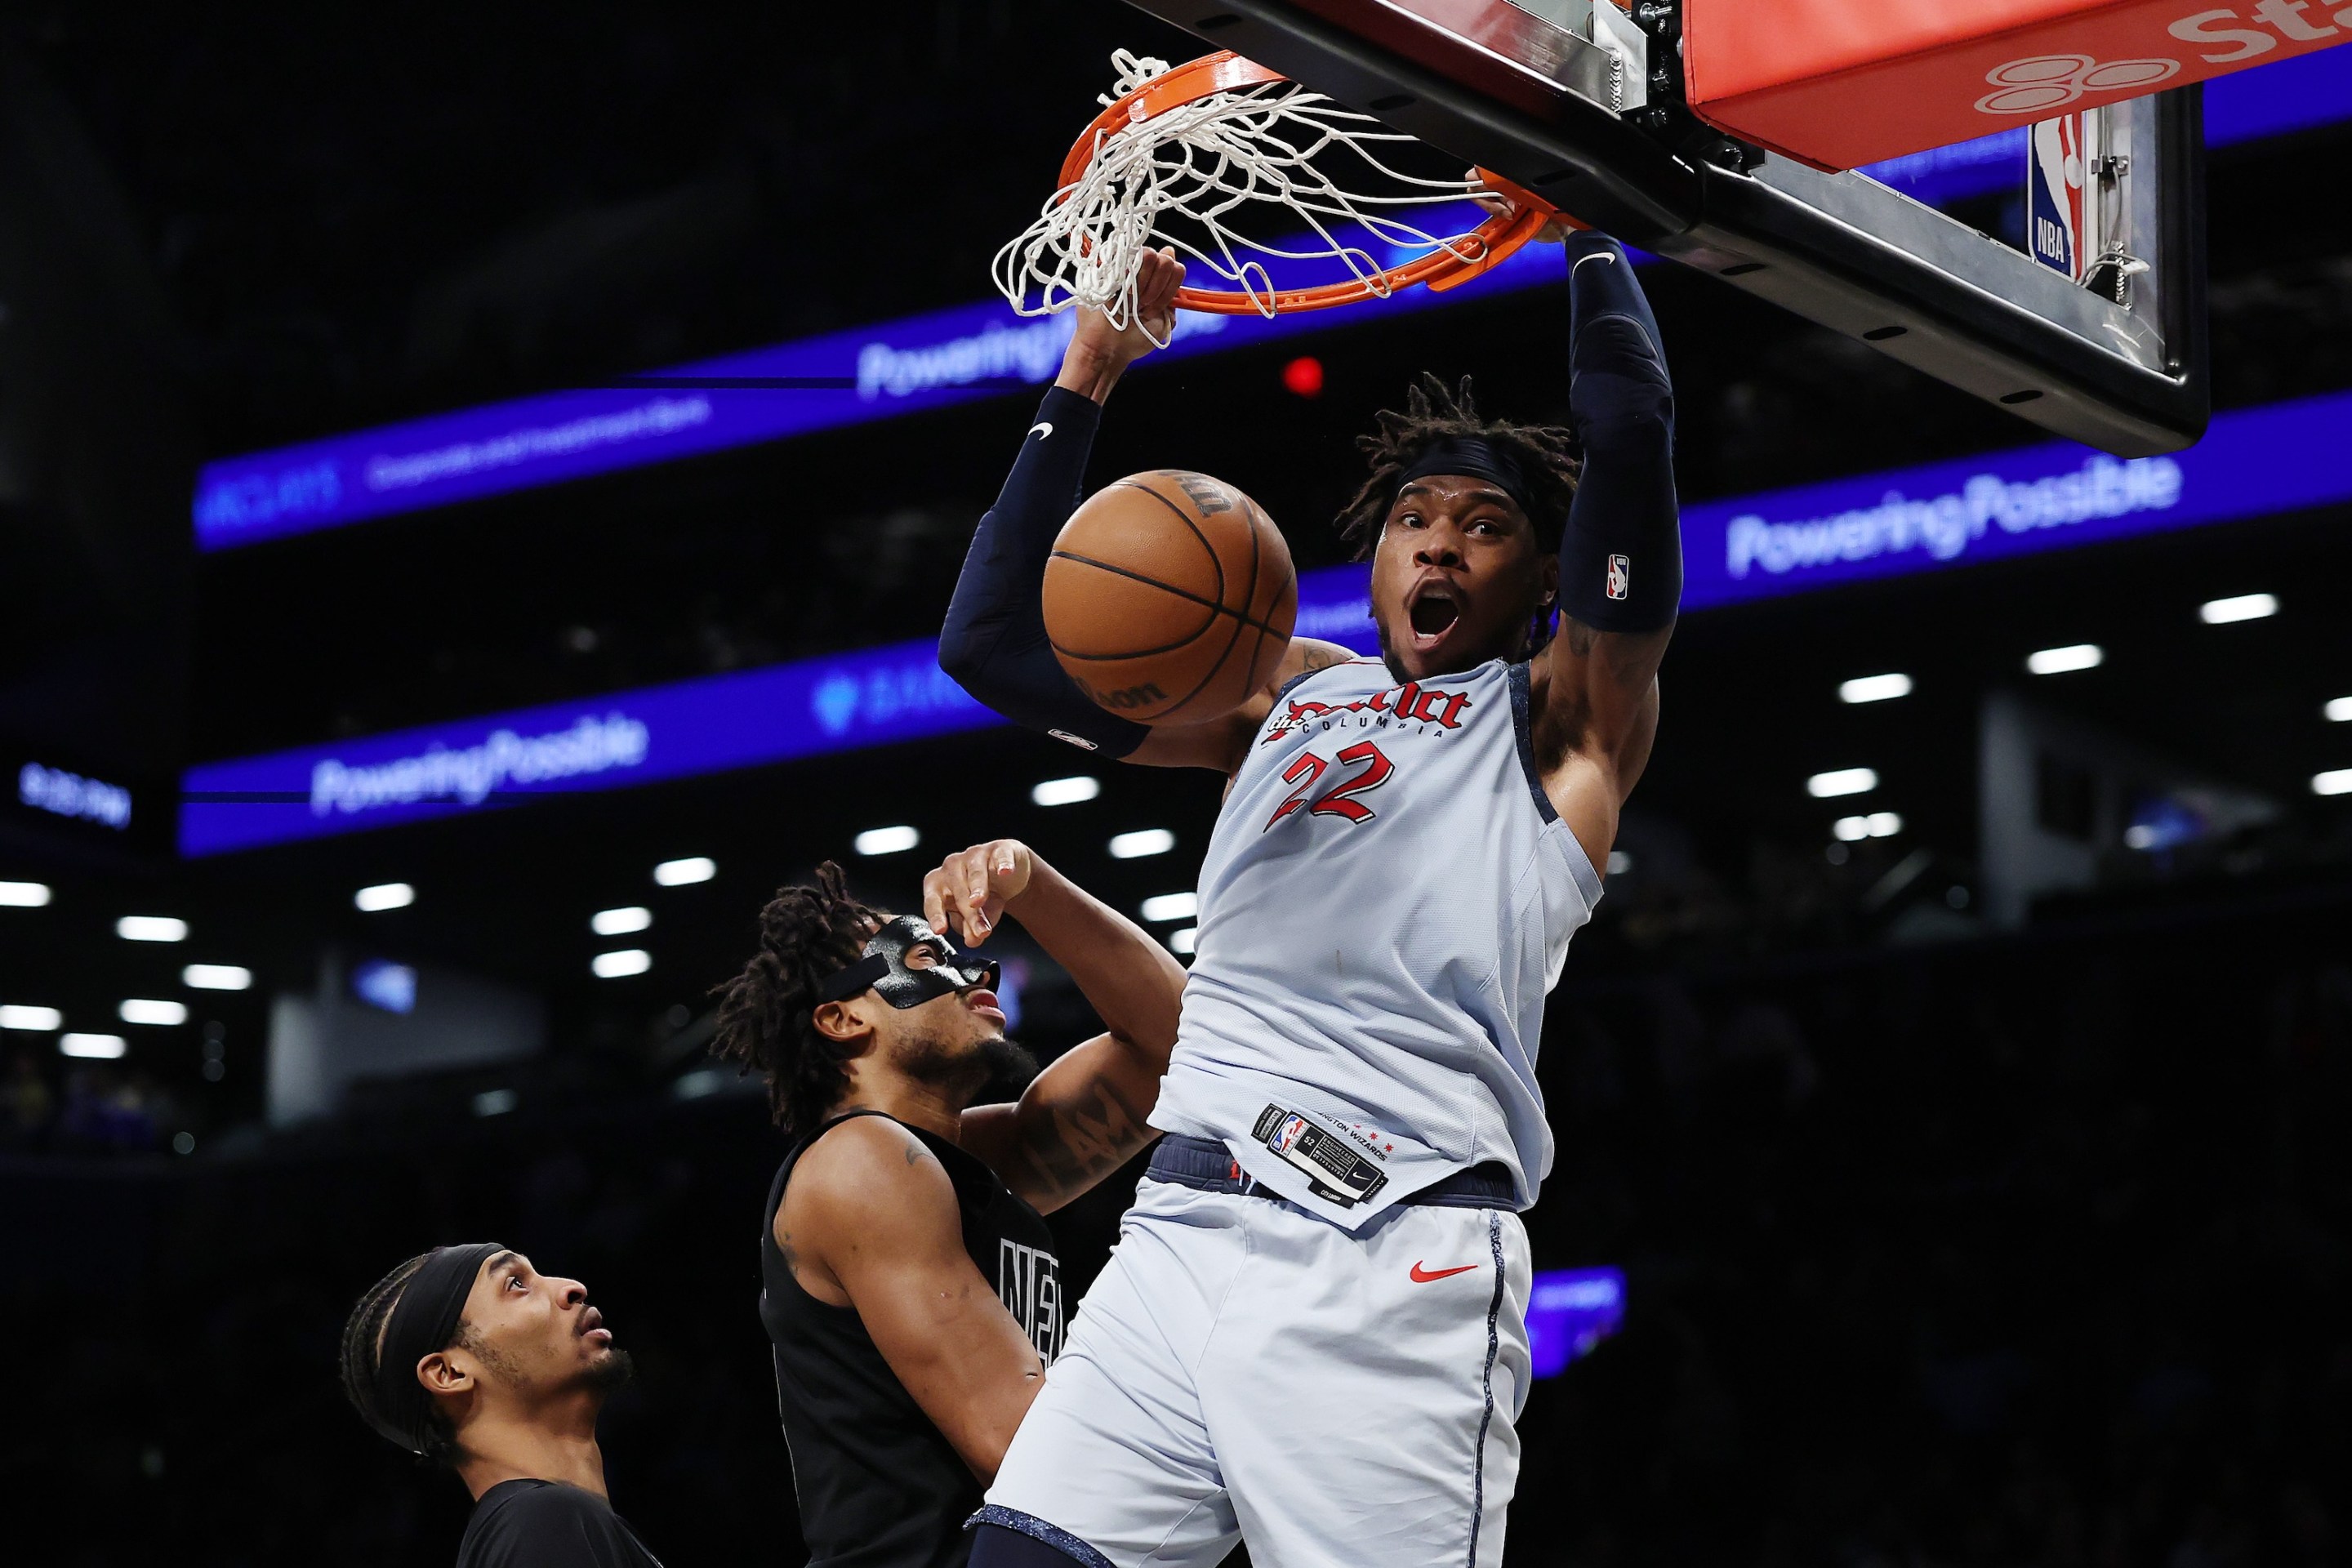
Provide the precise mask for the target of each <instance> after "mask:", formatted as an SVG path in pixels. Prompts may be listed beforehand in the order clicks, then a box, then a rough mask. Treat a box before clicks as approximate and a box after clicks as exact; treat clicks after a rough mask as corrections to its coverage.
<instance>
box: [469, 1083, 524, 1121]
mask: <svg viewBox="0 0 2352 1568" xmlns="http://www.w3.org/2000/svg"><path fill="white" fill-rule="evenodd" d="M521 1103H522V1096H520V1095H519V1094H517V1093H516V1092H515V1091H514V1090H513V1089H484V1090H482V1092H481V1093H479V1094H478V1095H476V1096H474V1114H475V1115H477V1116H504V1115H505V1114H506V1113H507V1112H508V1111H509V1110H513V1109H514V1108H515V1107H516V1106H518V1105H520V1104H521Z"/></svg>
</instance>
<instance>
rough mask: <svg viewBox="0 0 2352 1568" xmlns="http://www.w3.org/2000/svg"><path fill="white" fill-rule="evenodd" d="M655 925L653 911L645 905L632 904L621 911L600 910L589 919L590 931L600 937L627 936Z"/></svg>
mask: <svg viewBox="0 0 2352 1568" xmlns="http://www.w3.org/2000/svg"><path fill="white" fill-rule="evenodd" d="M653 923H654V912H653V910H649V909H646V907H645V906H644V905H643V904H631V905H629V906H628V907H627V908H626V909H619V910H597V911H596V912H595V913H594V914H593V915H590V916H589V917H588V929H589V930H590V931H594V932H595V933H596V934H597V935H598V936H626V935H628V934H629V933H630V932H631V931H643V930H645V929H646V927H647V926H649V925H651V924H653Z"/></svg>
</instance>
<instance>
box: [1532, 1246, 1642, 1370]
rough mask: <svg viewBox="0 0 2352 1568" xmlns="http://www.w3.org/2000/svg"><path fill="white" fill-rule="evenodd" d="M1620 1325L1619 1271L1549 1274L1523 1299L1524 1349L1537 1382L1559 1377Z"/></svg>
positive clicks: (1572, 1270)
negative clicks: (1525, 1318) (1525, 1313)
mask: <svg viewBox="0 0 2352 1568" xmlns="http://www.w3.org/2000/svg"><path fill="white" fill-rule="evenodd" d="M1624 1321H1625V1274H1624V1271H1623V1270H1622V1269H1618V1268H1552V1269H1547V1270H1545V1271H1544V1272H1543V1273H1540V1274H1538V1275H1537V1276H1536V1277H1535V1280H1534V1282H1533V1286H1532V1288H1531V1289H1530V1290H1529V1292H1528V1351H1529V1352H1530V1356H1529V1359H1530V1360H1531V1361H1532V1362H1533V1363H1534V1366H1533V1369H1532V1370H1533V1373H1534V1375H1536V1376H1537V1377H1558V1376H1559V1374H1560V1373H1563V1372H1566V1371H1567V1370H1568V1363H1570V1362H1572V1361H1578V1360H1580V1359H1581V1358H1583V1357H1585V1356H1588V1355H1591V1353H1592V1352H1593V1349H1594V1347H1596V1346H1598V1345H1599V1344H1600V1343H1601V1341H1602V1340H1605V1339H1607V1338H1608V1337H1609V1336H1610V1335H1612V1334H1613V1333H1615V1332H1616V1331H1618V1329H1619V1328H1621V1327H1622V1325H1623V1324H1624Z"/></svg>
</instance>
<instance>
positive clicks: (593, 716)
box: [180, 393, 2352, 856]
mask: <svg viewBox="0 0 2352 1568" xmlns="http://www.w3.org/2000/svg"><path fill="white" fill-rule="evenodd" d="M2347 426H2352V393H2334V394H2330V395H2326V396H2324V397H2314V398H2306V399H2303V400H2301V401H2298V402H2294V403H2284V404H2276V405H2272V406H2270V407H2267V408H2256V409H2243V410H2239V411H2237V412H2233V413H2228V414H2222V415H2219V416H2216V417H2215V418H2214V420H2213V424H2212V427H2211V430H2210V433H2209V434H2208V435H2207V436H2206V437H2205V439H2204V441H2203V442H2202V443H2200V445H2198V446H2196V447H2191V448H2190V449H2189V450H2188V451H2185V452H2180V453H2178V454H2175V455H2173V456H2170V457H2163V458H2136V459H2134V460H2132V461H2130V462H2118V461H2117V460H2116V459H2115V458H2108V457H2105V456H2104V455H2101V454H2098V453H2095V452H2093V451H2091V450H2090V449H2089V448H2088V447H2079V446H2075V445H2074V444H2072V443H2068V442H2053V443H2051V444H2048V445H2045V446H2038V447H2021V448H2019V449H2017V450H2015V451H2010V452H2000V453H1995V454H1993V455H1991V456H1989V457H1984V458H1968V459H1964V460H1961V461H1958V462H1949V463H1937V464H1931V465H1928V466H1927V467H1924V468H1904V469H1896V470H1894V471H1891V472H1887V473H1881V474H1874V475H1868V476H1865V477H1864V478H1861V479H1838V480H1834V481H1832V482H1830V483H1826V484H1818V485H1807V486H1804V487H1801V488H1800V489H1788V490H1780V491H1777V492H1775V493H1773V494H1770V495H1761V496H1744V497H1739V498H1737V499H1734V500H1719V501H1706V502H1701V503H1698V504H1696V505H1692V506H1689V507H1686V508H1685V509H1684V514H1683V542H1684V556H1685V584H1686V585H1685V590H1684V595H1683V602H1684V606H1685V608H1686V609H1690V610H1704V609H1707V608H1710V607H1716V606H1721V605H1736V604H1741V603H1746V602H1749V601H1753V600H1757V599H1763V598H1770V597H1775V596H1778V595H1785V594H1796V593H1803V592H1806V591H1808V590H1811V589H1814V588H1829V587H1835V586H1839V585H1841V584H1853V583H1859V582H1865V581H1869V580H1872V579H1874V578H1882V577H1892V576H1897V575H1904V574H1916V573H1922V572H1934V571H1942V570H1946V569H1949V568H1957V567H1962V566H1968V565H1971V564H1974V563H1979V562H1987V561H2000V560H2006V559H2009V558H2011V557H2014V556H2018V555H2023V554H2030V553H2033V552H2040V551H2044V550H2055V549H2063V548H2066V547H2070V546H2074V545H2084V544H2093V543H2098V542H2105V541H2111V540H2117V539H2126V538H2131V537H2134V536H2137V535H2140V534H2146V533H2152V532H2162V531H2170V530H2175V529H2183V528H2195V527H2201V526H2203V525H2206V524H2209V523H2218V522H2227V521H2234V520H2237V519H2241V518H2248V517H2259V516H2263V515H2266V514H2269V513H2273V512H2284V511H2292V510H2298V509H2301V508H2305V507H2312V506H2323V505H2327V504H2331V503H2337V502H2343V501H2347V500H2352V465H2347V464H2345V463H2342V462H2340V461H2338V460H2336V451H2337V444H2338V440H2339V436H2340V432H2341V431H2343V430H2344V429H2345V428H2347ZM1297 633H1298V635H1299V636H1301V637H1319V638H1322V639H1324V640H1326V641H1329V642H1337V643H1342V644H1345V645H1346V646H1347V647H1350V648H1353V649H1354V650H1355V651H1356V652H1358V653H1363V654H1370V653H1375V652H1377V651H1378V639H1377V637H1376V636H1375V634H1374V632H1373V629H1372V624H1371V604H1370V597H1369V568H1367V567H1365V566H1362V565H1349V566H1333V567H1328V568H1325V569H1324V570H1321V571H1317V572H1308V573H1304V574H1301V575H1300V578H1299V584H1298V621H1297ZM1001 722H1003V721H1001V720H1000V719H998V718H997V716H996V715H995V714H994V713H992V712H991V711H990V710H988V709H986V708H984V707H982V706H981V704H979V703H978V702H976V701H974V700H972V699H971V697H969V696H967V695H966V694H965V693H964V690H963V689H962V688H961V687H959V686H958V685H956V683H955V682H954V681H952V680H950V679H948V677H947V676H946V675H944V674H942V673H941V672H940V668H939V650H938V647H937V646H936V645H935V644H933V643H931V642H928V641H924V642H909V643H900V644H898V645H896V646H894V647H884V648H873V649H867V650H866V651H863V652H858V653H850V654H843V655H840V656H838V657H835V658H814V659H805V660H802V661H800V662H797V663H793V664H786V665H778V666H775V667H772V668H767V669H759V670H751V671H747V672H744V673H741V674H735V675H720V676H710V677H707V678H704V679H697V680H686V681H679V682H677V683H675V684H673V685H668V686H656V687H647V688H644V689H639V690H635V691H624V692H616V693H614V694H613V695H611V696H608V697H592V698H584V699H583V700H580V701H577V702H568V703H553V704H550V705H548V706H546V707H542V708H534V709H529V710H523V711H520V712H515V713H502V714H494V715H491V716H488V717H486V718H478V719H466V720H458V721H453V722H451V723H446V724H436V725H432V726H429V727H426V728H423V729H416V730H408V731H401V732H400V733H397V734H391V735H376V736H370V737H368V738H365V739H362V740H357V741H346V742H335V743H333V744H331V745H324V746H307V747H303V748H301V749H299V750H297V751H291V752H277V753H275V754H273V755H269V756H263V757H247V758H241V759H238V760H236V761H232V762H222V763H207V764H205V765H204V766H202V767H197V768H193V769H191V770H189V772H188V773H187V774H186V777H185V779H184V802H183V804H182V805H181V808H180V850H181V853H182V854H184V855H192V856H193V855H214V854H219V853H222V852H224V851H226V850H232V849H247V848H253V847H258V846H261V845H265V844H278V843H286V842H289V841H291V840H296V839H303V838H316V837H322V836H324V835H328V834H333V833H346V832H351V831H353V830H356V829H360V828H366V827H378V826H391V825H392V824H394V823H401V822H415V821H422V820H425V819H428V818H433V817H443V816H457V815H463V814H466V813H469V812H475V811H479V810H484V809H488V808H490V807H494V806H498V805H509V804H513V803H515V802H518V801H521V800H527V799H530V798H533V797H535V796H539V795H555V794H565V793H577V792H581V791H586V790H602V789H616V788H624V787H626V786H628V785H631V784H650V783H652V782H654V781H656V780H658V779H671V778H684V777H687V776H689V775H691V774H696V773H717V772H720V771H723V770H726V769H730V768H744V767H754V766H759V765H761V764H764V763H782V762H790V761H793V759H795V758H800V757H809V756H817V755H822V754H824V753H827V752H844V751H851V750H855V749H856V748H858V747H862V746H875V745H886V744H888V743H890V742H898V741H912V740H920V739H923V738H926V737H929V736H935V735H946V734H953V733H956V732H958V731H967V730H974V729H979V728H982V727H984V726H988V725H993V724H998V723H1001Z"/></svg>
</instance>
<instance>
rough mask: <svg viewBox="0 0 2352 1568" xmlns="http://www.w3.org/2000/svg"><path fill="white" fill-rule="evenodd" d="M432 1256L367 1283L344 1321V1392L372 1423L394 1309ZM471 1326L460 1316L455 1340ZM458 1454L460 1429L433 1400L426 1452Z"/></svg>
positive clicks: (435, 1457)
mask: <svg viewBox="0 0 2352 1568" xmlns="http://www.w3.org/2000/svg"><path fill="white" fill-rule="evenodd" d="M432 1256H433V1255H432V1254H431V1253H429V1252H420V1253H418V1254H417V1255H416V1256H415V1257H414V1258H410V1259H409V1260H408V1261H407V1262H405V1263H404V1264H402V1265H401V1266H400V1267H399V1268H395V1269H394V1270H393V1271H392V1272H391V1273H389V1274H387V1275H385V1276H384V1277H383V1279H379V1280H377V1281H376V1282H375V1283H374V1284H373V1285H372V1286H370V1287H368V1292H367V1294H366V1295H364V1296H362V1297H361V1298H360V1300H359V1305H358V1306H356V1307H353V1308H352V1315H351V1316H350V1317H349V1318H346V1319H345V1320H343V1347H342V1355H341V1366H342V1374H343V1396H344V1397H345V1398H347V1399H349V1400H350V1401H351V1402H352V1408H353V1409H354V1410H357V1411H358V1412H359V1413H360V1414H361V1415H362V1416H364V1417H367V1418H368V1419H369V1420H370V1421H371V1423H372V1422H373V1418H374V1416H375V1414H376V1397H375V1374H376V1371H377V1369H378V1367H380V1366H381V1365H382V1364H383V1331H384V1328H385V1325H387V1324H388V1323H390V1322H391V1321H392V1312H393V1309H394V1308H395V1307H397V1306H399V1305H400V1298H401V1297H402V1295H404V1293H405V1292H406V1291H407V1289H408V1281H409V1279H410V1277H411V1276H413V1275H414V1274H415V1272H416V1271H417V1270H418V1269H420V1268H424V1267H425V1260H426V1259H427V1258H431V1257H432ZM469 1331H470V1330H469V1326H468V1325H467V1323H466V1321H464V1320H463V1319H460V1320H458V1323H457V1337H456V1339H455V1340H453V1341H452V1343H457V1342H462V1341H464V1339H465V1338H466V1336H467V1333H468V1332H469ZM424 1457H425V1458H426V1459H428V1460H430V1461H431V1462H432V1463H434V1464H436V1465H446V1464H449V1463H450V1462H451V1461H452V1460H454V1459H455V1458H457V1429H456V1428H455V1427H453V1426H450V1425H449V1416H448V1413H447V1412H446V1411H444V1410H443V1409H442V1408H441V1402H440V1401H439V1400H433V1401H431V1402H429V1403H428V1405H427V1406H426V1410H425V1455H424Z"/></svg>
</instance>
